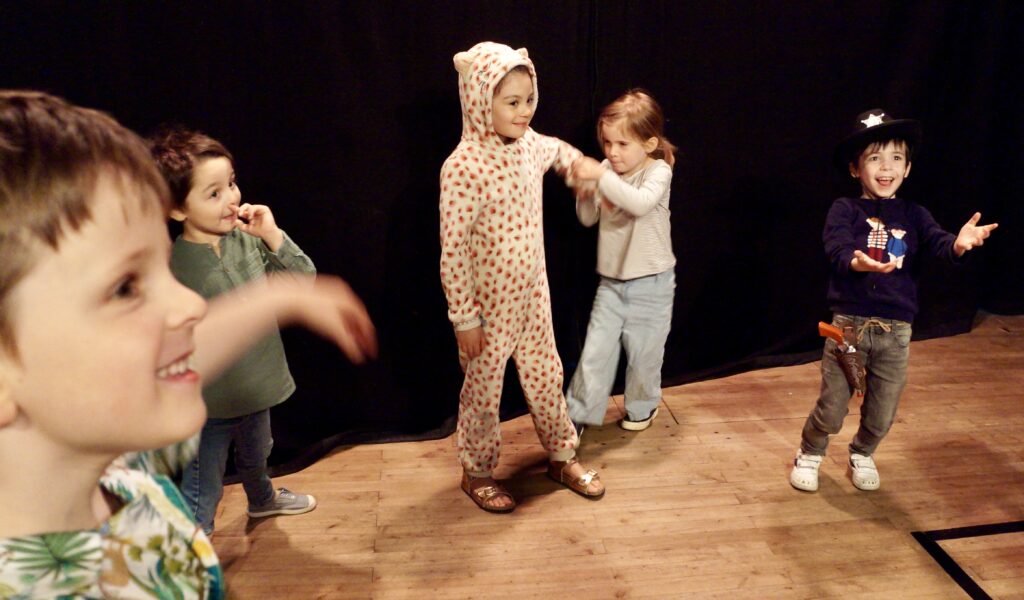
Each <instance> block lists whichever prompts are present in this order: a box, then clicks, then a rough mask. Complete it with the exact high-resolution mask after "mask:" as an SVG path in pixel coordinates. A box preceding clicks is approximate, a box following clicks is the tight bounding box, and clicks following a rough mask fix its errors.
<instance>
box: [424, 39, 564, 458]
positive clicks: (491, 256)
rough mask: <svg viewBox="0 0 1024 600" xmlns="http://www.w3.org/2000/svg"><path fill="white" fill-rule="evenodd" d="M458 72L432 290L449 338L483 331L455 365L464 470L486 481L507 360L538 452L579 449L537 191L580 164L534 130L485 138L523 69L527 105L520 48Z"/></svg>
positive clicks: (494, 48)
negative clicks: (500, 99)
mask: <svg viewBox="0 0 1024 600" xmlns="http://www.w3.org/2000/svg"><path fill="white" fill-rule="evenodd" d="M455 65H456V69H457V70H458V71H459V92H460V94H459V95H460V98H461V103H462V123H463V128H462V140H461V141H460V143H459V145H458V147H456V149H455V151H454V152H452V154H451V156H449V157H448V160H446V161H445V163H444V166H443V167H442V169H441V202H440V213H441V215H440V216H441V282H442V285H443V287H444V291H445V296H446V297H447V300H448V317H449V319H450V320H451V321H452V323H453V325H454V326H455V329H456V330H459V331H463V330H468V329H472V328H475V327H477V326H481V325H482V326H483V327H484V332H485V335H486V343H485V344H484V349H483V352H482V354H481V355H480V356H478V357H477V358H475V359H473V360H467V358H466V356H465V355H460V360H461V362H462V365H463V370H464V371H465V373H466V378H465V381H464V383H463V386H462V393H461V395H460V397H459V421H458V432H457V439H458V447H459V460H460V462H461V463H462V466H463V468H464V469H465V470H466V471H468V472H469V473H470V474H472V475H475V476H490V475H491V473H492V472H493V471H494V468H495V467H496V466H497V464H498V455H499V452H500V447H501V430H500V421H499V418H498V406H499V403H500V400H501V388H502V382H503V379H504V375H505V365H506V364H507V362H508V359H509V357H511V358H512V360H513V361H515V365H516V369H517V371H518V372H519V381H520V384H521V385H522V388H523V394H524V396H525V397H526V403H527V406H528V407H529V410H530V414H531V416H532V417H533V423H534V426H535V427H536V429H537V436H538V437H539V438H540V441H541V444H542V445H543V446H544V448H545V449H546V450H547V451H548V452H549V453H550V454H552V456H553V457H554V456H557V459H558V460H566V459H567V458H571V457H572V456H573V454H574V452H573V450H574V449H575V447H576V444H577V438H576V431H575V428H574V427H573V425H572V421H570V420H569V417H568V412H567V410H566V404H565V397H564V396H563V395H562V377H563V373H562V362H561V360H560V359H559V357H558V350H557V349H556V347H555V337H554V330H553V328H552V324H551V299H550V292H549V290H548V279H547V271H546V268H545V262H544V232H543V210H542V209H543V204H542V187H543V177H544V173H545V172H546V171H547V170H548V169H550V168H552V167H554V168H555V170H556V172H558V173H559V174H561V175H562V176H566V174H567V173H568V169H569V168H570V167H571V165H572V163H573V162H574V161H575V160H576V159H578V158H579V157H580V156H581V154H580V152H579V151H578V150H576V149H575V148H573V147H572V146H570V145H568V144H566V143H565V142H562V141H561V140H558V139H556V138H552V137H548V136H544V135H540V134H538V133H536V132H535V131H533V130H532V129H527V131H526V133H525V134H524V135H523V136H522V137H521V138H519V139H518V140H515V141H513V142H511V143H508V144H506V143H504V142H503V141H502V139H501V138H500V137H499V136H498V134H497V133H495V132H494V129H493V126H492V122H491V103H492V94H493V90H494V87H495V85H496V84H497V83H498V82H499V81H500V80H501V79H502V77H504V76H505V75H506V74H507V73H508V72H509V71H510V70H512V69H513V68H515V67H517V66H519V65H523V66H525V67H527V69H529V72H530V76H531V78H532V79H533V89H534V99H535V101H536V97H537V78H536V73H535V72H534V68H533V63H532V62H531V61H530V59H529V58H528V57H527V53H526V50H525V49H520V50H513V49H511V48H509V47H508V46H504V45H501V44H494V43H490V42H484V43H481V44H477V45H476V46H474V47H473V48H472V49H470V50H469V51H468V52H460V53H459V54H457V55H456V56H455Z"/></svg>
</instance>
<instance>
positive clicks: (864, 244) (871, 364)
mask: <svg viewBox="0 0 1024 600" xmlns="http://www.w3.org/2000/svg"><path fill="white" fill-rule="evenodd" d="M920 142H921V124H920V123H919V122H918V121H915V120H911V119H895V118H893V117H892V116H891V115H889V113H888V112H887V111H885V110H883V109H874V110H869V111H866V112H863V113H861V114H860V115H858V116H857V119H856V121H855V123H854V130H853V132H852V133H851V134H849V135H848V136H846V138H844V139H843V140H842V141H841V142H840V143H839V144H838V145H837V146H836V150H835V153H834V155H833V160H834V162H835V165H836V167H837V168H839V170H840V171H841V172H842V173H849V175H850V177H852V178H854V179H856V180H858V183H859V184H860V192H861V193H860V195H859V197H855V198H851V197H847V198H839V199H837V200H836V201H835V202H834V203H833V204H832V208H831V209H830V210H829V212H828V217H827V218H826V220H825V229H824V232H823V233H822V239H823V241H824V244H825V253H826V254H827V255H828V259H829V263H830V271H831V276H830V280H829V289H828V303H829V308H830V309H831V310H832V311H833V313H834V317H833V321H832V324H833V325H834V326H836V327H838V328H839V329H840V330H842V329H843V328H844V327H847V326H852V327H853V328H854V331H856V333H857V340H858V341H857V344H856V347H857V349H858V351H859V352H861V353H862V356H863V359H864V364H865V366H866V367H867V373H868V375H867V381H866V390H865V394H864V402H863V405H862V406H861V411H860V412H861V418H860V428H859V429H858V430H857V434H856V435H855V436H854V438H853V440H852V442H851V443H850V469H851V472H852V477H851V478H852V480H853V485H854V486H855V487H857V488H858V489H861V490H876V489H878V487H879V485H880V479H879V476H878V469H877V467H876V466H875V461H874V459H873V458H872V454H873V453H874V451H875V449H876V448H878V444H879V443H880V442H881V441H882V438H883V437H885V435H886V433H888V431H889V428H890V427H891V426H892V423H893V419H894V418H895V416H896V407H897V405H898V404H899V398H900V394H901V392H902V391H903V386H904V385H905V384H906V379H907V359H908V357H909V354H910V347H909V346H910V336H911V323H912V322H913V320H914V315H915V314H916V313H917V309H918V305H917V275H918V272H919V256H920V255H922V254H928V255H931V256H934V257H937V258H940V259H943V260H945V261H947V262H950V263H953V262H958V261H959V260H960V259H961V258H962V257H963V255H964V254H965V253H966V252H967V251H968V250H971V249H972V248H974V247H975V246H980V245H982V244H983V243H984V240H985V239H986V238H987V237H988V236H989V234H990V233H991V231H992V230H993V229H995V228H996V227H997V224H996V223H992V224H990V225H982V226H979V225H978V221H979V220H980V219H981V213H974V215H973V216H972V217H971V218H970V219H969V220H968V221H967V223H966V224H964V226H963V227H962V228H961V229H960V233H959V234H958V235H954V234H952V233H949V232H947V231H945V230H943V229H942V227H941V226H940V225H939V224H938V223H937V222H936V221H935V219H934V218H933V217H932V215H931V213H929V212H928V210H927V209H925V208H924V207H922V206H920V205H918V204H916V203H914V202H911V201H909V200H906V199H903V198H898V197H897V196H896V192H897V191H898V190H899V188H900V186H901V185H902V184H903V180H904V179H906V178H907V176H909V175H910V167H911V157H912V155H913V153H914V152H915V150H917V149H918V147H919V146H920ZM894 232H895V234H896V235H893V234H894ZM897 254H898V255H897ZM835 344H836V341H835V340H834V339H831V338H829V339H826V341H825V350H824V353H823V355H822V360H821V393H820V395H819V397H818V402H817V404H816V405H815V407H814V410H812V411H811V413H810V415H809V416H808V417H807V421H806V423H805V424H804V428H803V433H802V435H801V441H800V449H799V450H798V451H797V455H796V459H795V460H794V461H793V469H792V471H791V472H790V476H789V482H790V484H791V485H792V486H793V487H795V488H796V489H798V490H803V491H808V492H813V491H816V490H817V489H818V469H819V467H820V466H821V461H822V459H823V458H824V456H825V451H826V449H827V448H828V440H829V435H831V434H835V433H838V432H839V429H840V428H841V427H842V424H843V418H844V417H845V416H846V414H847V413H848V412H849V402H850V396H851V388H850V385H849V383H848V382H847V379H846V377H845V376H844V375H843V372H842V370H841V368H840V367H839V364H838V363H837V360H836V357H835V355H834V353H833V349H834V347H835Z"/></svg>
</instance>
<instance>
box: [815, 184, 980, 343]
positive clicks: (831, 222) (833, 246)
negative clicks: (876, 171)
mask: <svg viewBox="0 0 1024 600" xmlns="http://www.w3.org/2000/svg"><path fill="white" fill-rule="evenodd" d="M955 240H956V236H955V235H953V234H952V233H949V232H948V231H945V230H944V229H942V227H941V226H940V225H939V224H938V223H936V222H935V219H934V218H933V217H932V215H931V213H929V212H928V210H927V209H926V208H924V207H923V206H920V205H919V204H916V203H914V202H911V201H909V200H904V199H902V198H889V199H886V200H872V199H868V198H839V199H837V200H836V201H835V202H834V203H833V204H832V208H831V209H829V211H828V217H827V218H826V219H825V230H824V231H823V232H822V241H824V243H825V254H826V255H827V256H828V259H829V263H830V265H831V278H830V281H829V286H828V303H829V308H830V309H831V310H832V311H833V312H837V313H842V314H847V315H857V316H862V317H882V318H887V319H898V320H900V321H906V322H908V323H912V322H913V321H914V315H916V314H917V308H918V306H917V278H918V275H919V273H920V266H921V262H920V259H921V253H922V252H923V253H925V254H930V255H932V256H935V257H937V258H939V259H942V260H944V261H946V262H950V263H954V262H961V261H962V259H960V258H957V256H956V254H954V252H953V242H954V241H955ZM854 250H860V251H861V252H864V253H865V254H867V255H869V256H871V257H872V258H875V259H876V260H879V261H880V262H883V263H888V262H896V263H897V265H898V268H897V269H895V270H893V271H892V272H891V273H863V272H858V271H854V270H852V269H851V268H850V261H851V260H853V252H854Z"/></svg>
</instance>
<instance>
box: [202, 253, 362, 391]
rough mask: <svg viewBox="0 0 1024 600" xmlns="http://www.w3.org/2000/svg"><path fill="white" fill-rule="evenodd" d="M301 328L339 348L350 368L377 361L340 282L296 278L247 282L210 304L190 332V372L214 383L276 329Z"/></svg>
mask: <svg viewBox="0 0 1024 600" xmlns="http://www.w3.org/2000/svg"><path fill="white" fill-rule="evenodd" d="M287 325H302V326H304V327H306V328H308V329H310V330H311V331H313V332H314V333H318V334H320V335H322V336H324V337H326V338H328V339H329V340H331V341H333V342H334V343H335V344H337V345H338V347H339V348H341V351H342V352H344V353H345V355H346V356H348V357H349V359H350V360H352V362H354V363H362V362H364V361H366V360H367V359H368V358H373V357H375V356H376V355H377V334H376V332H375V331H374V328H373V323H372V322H371V321H370V316H369V315H368V314H367V313H366V307H365V306H363V303H362V301H361V300H359V297H358V296H356V295H355V293H353V292H352V289H351V288H349V287H348V284H346V283H345V282H344V281H342V280H341V279H339V278H337V277H334V276H331V275H321V276H319V277H316V278H314V277H313V276H311V275H303V274H301V273H289V274H288V276H287V277H283V276H278V275H271V276H269V277H266V278H261V279H259V280H256V281H251V282H249V283H247V284H245V285H243V286H241V287H238V288H235V289H234V290H231V291H230V292H227V293H224V294H221V295H219V296H217V297H216V298H214V299H213V300H212V301H211V302H210V307H209V310H208V312H207V314H206V318H204V319H203V320H202V321H200V322H199V324H198V325H196V327H195V334H194V336H195V345H196V354H195V356H196V370H197V371H198V372H199V374H200V375H201V376H202V378H203V379H204V380H205V381H212V380H214V379H216V377H217V375H219V374H220V373H222V372H223V371H224V369H226V368H228V367H230V366H231V365H232V364H233V363H234V362H235V361H236V360H237V359H238V358H239V357H240V356H241V355H242V354H244V353H245V352H246V351H247V350H248V349H249V348H251V347H252V345H253V344H255V343H256V342H258V341H259V340H260V339H262V338H263V336H265V335H266V334H267V333H269V332H271V331H273V330H274V329H275V328H276V327H284V326H287Z"/></svg>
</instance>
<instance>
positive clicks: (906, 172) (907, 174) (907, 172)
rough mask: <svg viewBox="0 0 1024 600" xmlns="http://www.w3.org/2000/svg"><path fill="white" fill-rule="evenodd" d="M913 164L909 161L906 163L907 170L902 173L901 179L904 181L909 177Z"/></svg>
mask: <svg viewBox="0 0 1024 600" xmlns="http://www.w3.org/2000/svg"><path fill="white" fill-rule="evenodd" d="M913 164H914V163H912V162H910V161H909V160H908V161H907V170H906V171H904V172H903V178H904V179H906V178H907V177H910V167H911V166H913Z"/></svg>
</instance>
